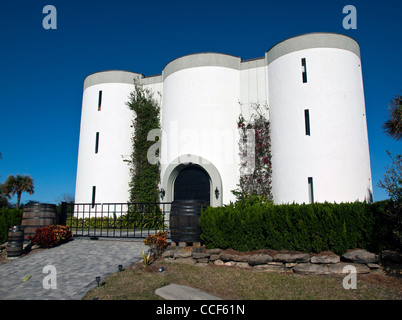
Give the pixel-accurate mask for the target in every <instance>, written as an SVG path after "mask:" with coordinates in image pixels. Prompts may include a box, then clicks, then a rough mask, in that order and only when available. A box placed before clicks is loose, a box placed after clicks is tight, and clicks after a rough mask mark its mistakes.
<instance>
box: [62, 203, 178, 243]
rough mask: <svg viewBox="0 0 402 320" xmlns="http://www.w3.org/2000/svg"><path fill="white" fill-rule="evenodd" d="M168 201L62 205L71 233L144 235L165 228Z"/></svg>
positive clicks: (82, 234) (167, 224)
mask: <svg viewBox="0 0 402 320" xmlns="http://www.w3.org/2000/svg"><path fill="white" fill-rule="evenodd" d="M170 205H171V202H159V203H95V204H92V203H75V204H71V205H67V206H66V208H65V217H66V218H65V221H66V225H68V226H69V227H70V229H71V230H72V232H73V234H74V235H75V236H85V237H116V238H117V237H118V238H146V237H147V236H148V235H152V234H155V233H157V232H159V231H167V230H168V229H169V215H170Z"/></svg>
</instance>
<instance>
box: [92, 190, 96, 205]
mask: <svg viewBox="0 0 402 320" xmlns="http://www.w3.org/2000/svg"><path fill="white" fill-rule="evenodd" d="M95 197H96V186H93V187H92V208H93V207H95Z"/></svg>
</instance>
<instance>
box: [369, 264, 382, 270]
mask: <svg viewBox="0 0 402 320" xmlns="http://www.w3.org/2000/svg"><path fill="white" fill-rule="evenodd" d="M367 267H369V268H370V269H380V268H381V266H380V265H379V264H376V263H367Z"/></svg>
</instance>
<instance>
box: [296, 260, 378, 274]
mask: <svg viewBox="0 0 402 320" xmlns="http://www.w3.org/2000/svg"><path fill="white" fill-rule="evenodd" d="M346 266H354V267H355V268H356V273H369V272H370V269H369V268H368V267H367V266H365V265H363V264H347V263H342V262H340V263H328V264H317V263H299V264H298V265H297V266H295V267H294V268H293V271H294V272H295V273H301V274H346V273H347V272H344V271H343V269H344V267H346Z"/></svg>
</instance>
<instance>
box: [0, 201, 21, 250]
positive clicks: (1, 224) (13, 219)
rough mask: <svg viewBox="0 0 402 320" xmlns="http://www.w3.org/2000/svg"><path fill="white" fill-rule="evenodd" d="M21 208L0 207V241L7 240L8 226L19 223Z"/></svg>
mask: <svg viewBox="0 0 402 320" xmlns="http://www.w3.org/2000/svg"><path fill="white" fill-rule="evenodd" d="M23 211H24V210H23V209H9V208H6V207H4V208H0V243H4V242H6V241H7V240H8V228H10V227H11V226H19V225H21V218H22V213H23Z"/></svg>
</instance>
